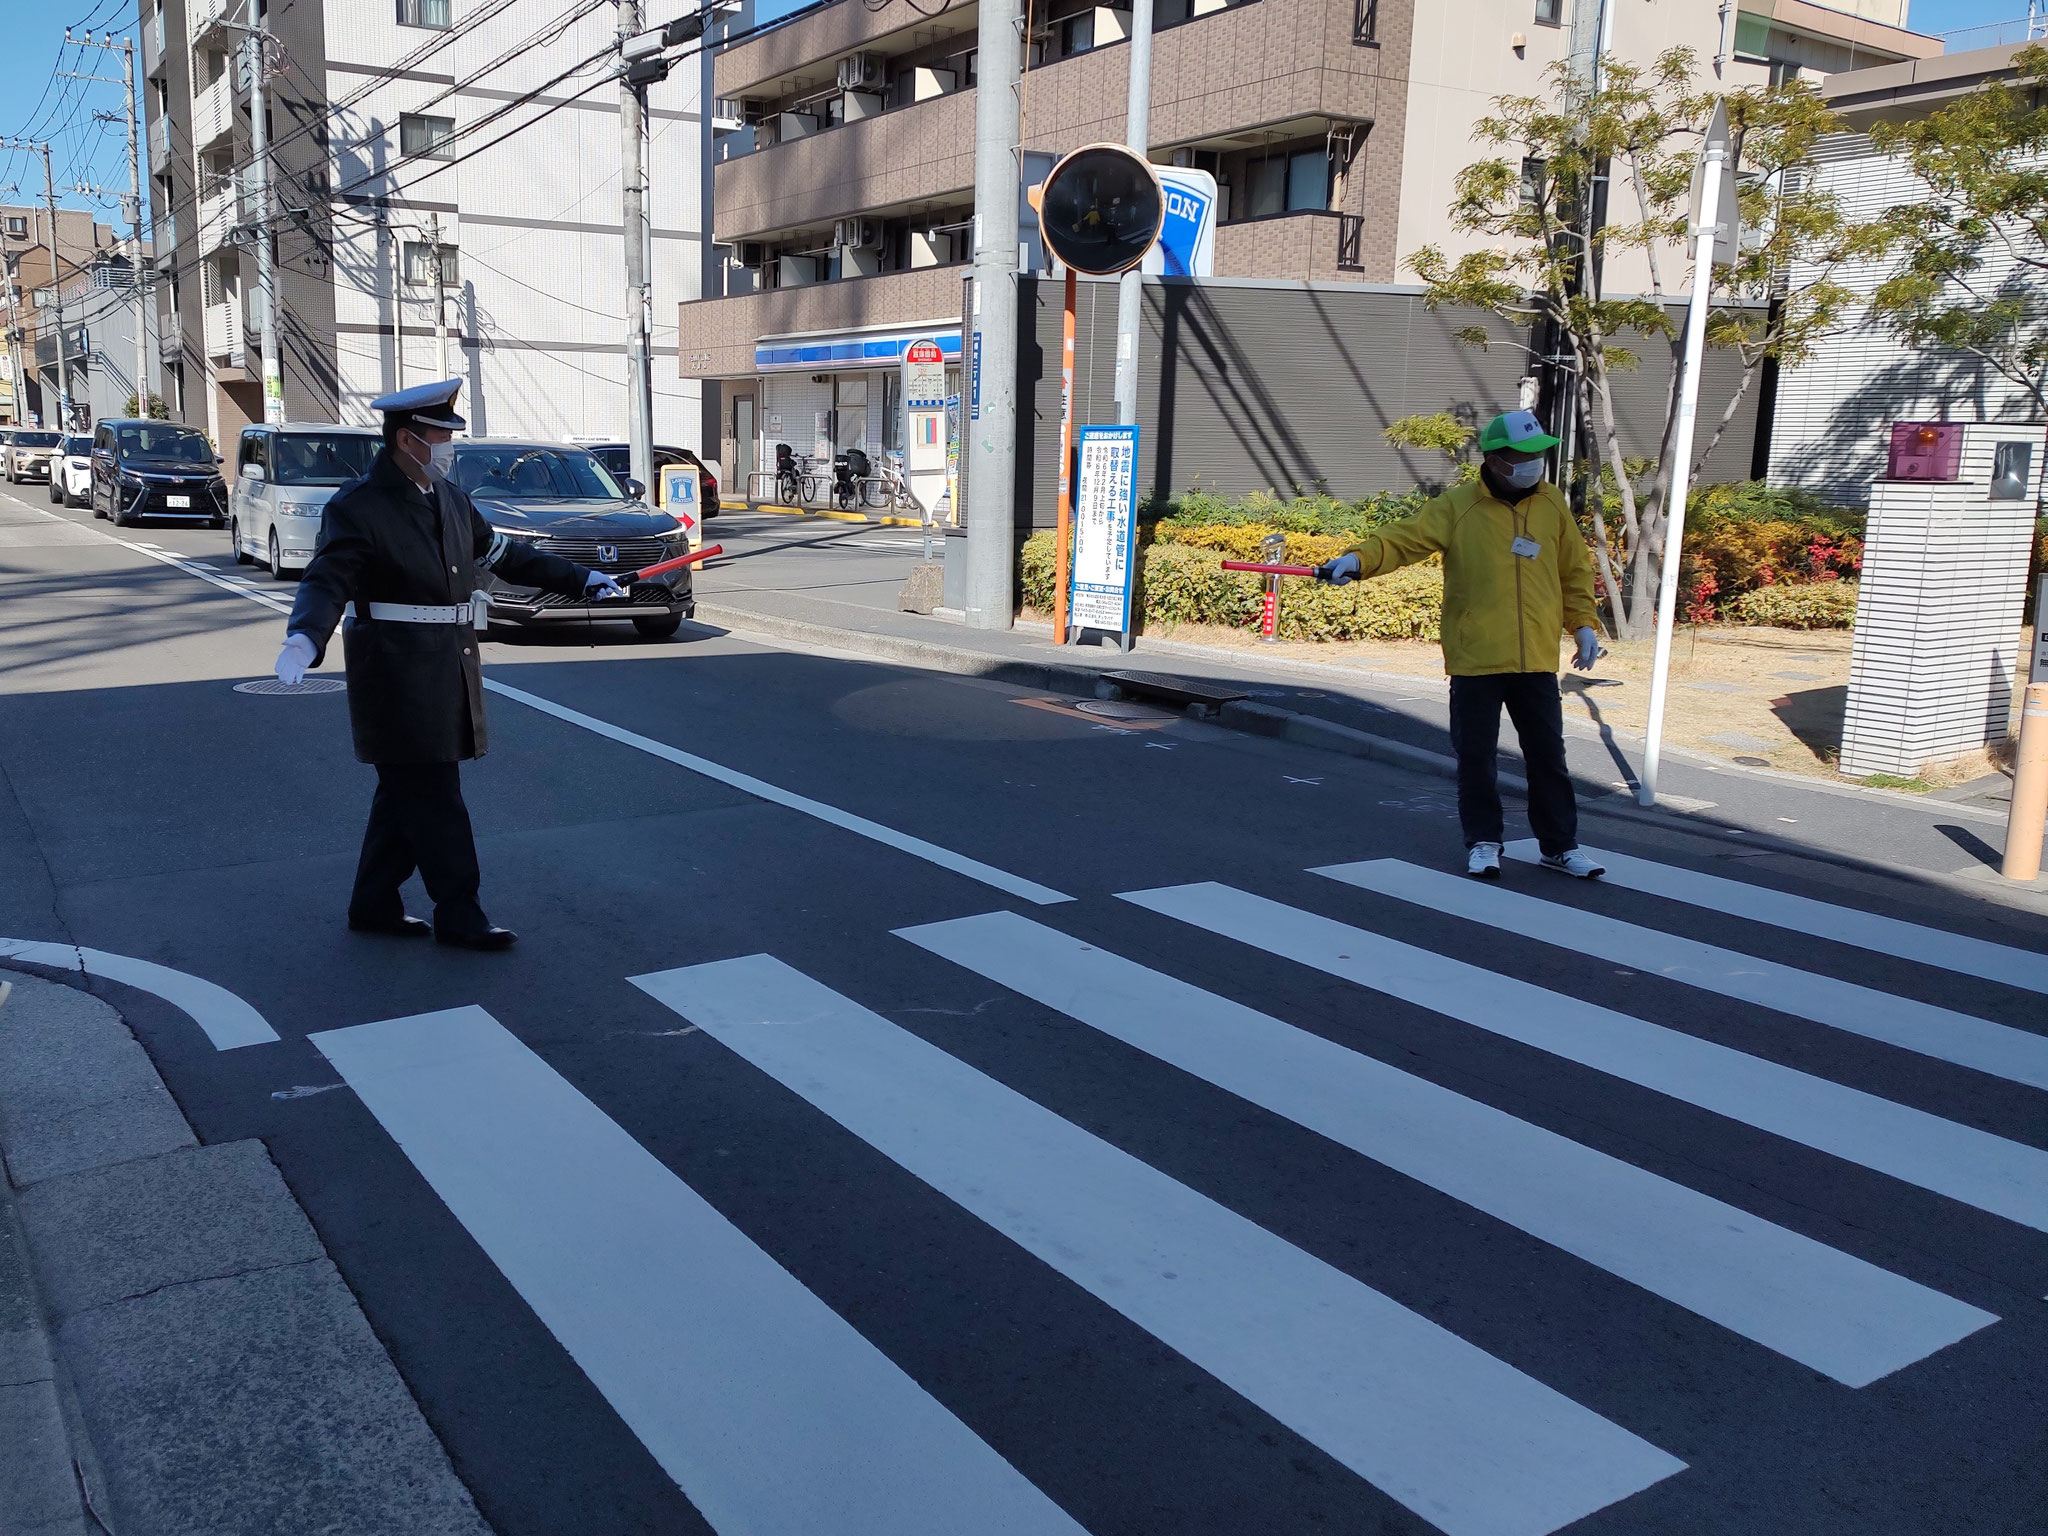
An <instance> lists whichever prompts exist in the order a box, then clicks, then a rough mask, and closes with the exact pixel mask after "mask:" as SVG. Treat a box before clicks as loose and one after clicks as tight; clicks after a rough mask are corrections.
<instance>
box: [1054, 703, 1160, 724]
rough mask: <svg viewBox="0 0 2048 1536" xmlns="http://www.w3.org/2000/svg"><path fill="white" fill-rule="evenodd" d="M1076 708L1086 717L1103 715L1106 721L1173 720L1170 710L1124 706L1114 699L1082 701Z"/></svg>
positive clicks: (1136, 705)
mask: <svg viewBox="0 0 2048 1536" xmlns="http://www.w3.org/2000/svg"><path fill="white" fill-rule="evenodd" d="M1074 708H1076V709H1078V710H1080V711H1081V713H1082V714H1084V715H1101V716H1102V717H1103V718H1104V719H1106V720H1171V719H1172V718H1173V714H1172V712H1171V711H1170V710H1164V709H1154V708H1153V707H1152V706H1151V705H1150V704H1122V703H1118V702H1117V701H1115V700H1113V699H1081V700H1079V701H1078V702H1077V703H1076V704H1075V705H1074Z"/></svg>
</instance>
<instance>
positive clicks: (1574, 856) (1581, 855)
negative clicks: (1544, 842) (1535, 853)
mask: <svg viewBox="0 0 2048 1536" xmlns="http://www.w3.org/2000/svg"><path fill="white" fill-rule="evenodd" d="M1542 864H1543V867H1544V868H1545V869H1554V870H1556V871H1557V872H1558V873H1559V874H1561V875H1570V876H1571V877H1572V878H1573V879H1574V880H1597V879H1599V878H1600V877H1601V876H1602V875H1604V874H1606V873H1607V866H1606V865H1605V864H1600V863H1596V862H1595V861H1594V860H1593V858H1592V857H1591V856H1590V855H1588V854H1587V852H1586V851H1585V849H1583V848H1567V849H1566V850H1565V851H1564V852H1563V853H1546V854H1544V855H1543V859H1542Z"/></svg>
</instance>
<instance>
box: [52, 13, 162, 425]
mask: <svg viewBox="0 0 2048 1536" xmlns="http://www.w3.org/2000/svg"><path fill="white" fill-rule="evenodd" d="M64 41H65V42H67V43H76V44H77V45H78V46H79V47H81V48H100V49H104V50H105V51H106V52H108V53H118V54H120V55H121V73H120V75H119V76H118V77H116V76H113V75H71V76H70V77H69V78H71V79H74V80H101V81H105V82H106V83H107V84H109V85H120V86H122V87H124V88H125V89H126V91H127V93H128V114H127V121H128V196H127V199H126V207H125V208H124V209H123V210H122V211H123V212H125V213H126V214H127V215H128V270H129V272H130V274H131V275H132V276H133V277H134V280H135V289H134V299H135V414H136V415H137V416H140V417H142V418H143V419H144V420H147V419H148V418H149V326H148V301H147V299H146V297H145V295H144V293H143V283H142V146H141V142H140V140H138V139H137V137H136V120H137V119H136V111H135V95H136V87H135V41H134V39H133V38H126V37H124V38H122V39H121V41H120V42H118V43H117V42H115V41H114V34H113V33H111V32H109V33H107V34H106V35H105V36H104V37H101V38H95V37H94V36H93V35H92V34H91V33H90V32H88V33H86V34H85V36H84V37H73V36H72V35H71V33H70V31H69V29H67V30H66V31H65V33H64ZM93 118H94V120H95V121H98V122H112V121H113V120H114V119H113V115H112V114H111V113H103V112H95V113H94V114H93ZM79 190H80V191H84V190H86V189H84V188H80V189H79ZM92 190H94V191H98V190H99V189H98V188H94V189H92Z"/></svg>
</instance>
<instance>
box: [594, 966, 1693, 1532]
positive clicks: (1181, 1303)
mask: <svg viewBox="0 0 2048 1536" xmlns="http://www.w3.org/2000/svg"><path fill="white" fill-rule="evenodd" d="M633 981H634V984H635V985H636V986H640V987H642V988H644V989H646V991H647V992H648V993H649V994H651V995H652V996H654V997H656V998H658V999H660V1000H661V1001H662V1002H664V1003H666V1004H668V1005H669V1006H670V1007H671V1008H673V1009H675V1010H676V1011H677V1012H678V1013H681V1014H683V1015H684V1016H685V1017H686V1018H688V1019H689V1020H690V1022H691V1023H693V1024H695V1025H697V1026H698V1027H699V1028H701V1029H703V1030H704V1031H705V1032H706V1033H707V1034H710V1035H713V1036H715V1037H716V1038H717V1039H718V1040H719V1041H721V1042H722V1043H723V1044H725V1045H726V1046H728V1047H730V1048H731V1049H732V1050H734V1051H736V1052H738V1053H739V1054H740V1055H741V1056H743V1057H744V1058H745V1059H746V1060H748V1061H749V1062H751V1063H753V1064H754V1065H755V1066H756V1067H759V1068H760V1069H761V1070H762V1071H763V1072H766V1073H767V1074H768V1075H769V1076H771V1077H773V1078H775V1079H776V1081H778V1082H780V1083H782V1084H783V1085H784V1086H785V1087H787V1088H789V1089H790V1090H791V1091H792V1092H795V1093H797V1094H799V1095H801V1096H802V1097H803V1098H805V1099H807V1100H809V1101H810V1102H811V1103H812V1104H814V1105H816V1106H817V1107H818V1108H819V1109H821V1110H823V1111H824V1112H825V1113H826V1114H828V1115H830V1116H831V1117H832V1118H833V1119H834V1120H836V1121H838V1122H839V1123H840V1124H841V1125H843V1126H845V1127H846V1128H847V1129H848V1130H850V1131H852V1132H853V1133H854V1134H855V1135H857V1136H859V1137H861V1138H862V1139H864V1140H865V1141H867V1142H868V1143H869V1144H870V1145H872V1146H874V1147H876V1148H877V1149H878V1150H880V1151H881V1152H883V1153H884V1154H885V1155H887V1156H888V1157H890V1158H893V1159H894V1160H895V1161H896V1162H898V1163H900V1164H901V1165H902V1166H903V1167H904V1168H906V1169H908V1170H909V1171H910V1172H911V1173H913V1174H915V1175H916V1176H917V1177H918V1178H920V1179H922V1180H924V1181H925V1182H926V1183H927V1184H930V1185H931V1186H932V1187H933V1188H935V1189H937V1190H939V1191H940V1192H941V1193H942V1194H944V1195H946V1196H948V1197H949V1198H950V1199H952V1200H954V1201H956V1202H958V1203H959V1204H960V1205H961V1206H963V1207H964V1208H965V1209H967V1210H968V1211H969V1212H971V1213H972V1214H974V1215H975V1216H977V1217H979V1218H980V1219H981V1220H983V1221H985V1222H987V1223H988V1224H989V1225H990V1226H992V1227H994V1228H995V1229H996V1230H997V1231H999V1232H1001V1233H1003V1234H1004V1235H1005V1236H1007V1237H1009V1238H1010V1239H1012V1240H1013V1241H1014V1242H1016V1243H1018V1244H1019V1245H1020V1246H1022V1247H1023V1248H1025V1249H1026V1250H1027V1251H1029V1252H1030V1253H1032V1254H1035V1255H1036V1256H1037V1257H1038V1258H1040V1259H1041V1260H1043V1261H1044V1262H1045V1263H1046V1264H1048V1265H1050V1266H1051V1267H1052V1268H1054V1269H1056V1270H1058V1271H1059V1272H1060V1273H1061V1274H1063V1275H1065V1276H1066V1277H1067V1278H1068V1279H1070V1280H1072V1281H1074V1283H1075V1284H1077V1285H1079V1286H1081V1287H1082V1288H1083V1289H1085V1290H1087V1291H1088V1292H1090V1293H1091V1294H1092V1295H1094V1296H1096V1297H1097V1298H1099V1299H1100V1300H1101V1301H1102V1302H1104V1303H1105V1304H1106V1305H1108V1306H1110V1307H1113V1308H1115V1309H1116V1310H1117V1311H1118V1312H1121V1313H1122V1314H1123V1315H1124V1316H1125V1317H1127V1318H1129V1319H1130V1320H1131V1321H1132V1322H1134V1323H1136V1324H1137V1325H1138V1326H1139V1327H1141V1328H1144V1329H1146V1330H1147V1331H1149V1332H1151V1333H1152V1334H1154V1335H1155V1336H1156V1337H1158V1338H1159V1339H1161V1340H1163V1341H1164V1342H1165V1343H1166V1344H1168V1345H1169V1346H1171V1347H1172V1348H1174V1349H1176V1350H1178V1351H1180V1353H1181V1354H1183V1355H1185V1356H1186V1357H1187V1358H1188V1359H1190V1360H1192V1361H1193V1362H1194V1363H1195V1364H1196V1365H1198V1366H1200V1367H1201V1368H1202V1369H1204V1370H1206V1371H1208V1372H1210V1373H1211V1374H1213V1375H1215V1376H1216V1377H1218V1378H1219V1379H1220V1380H1222V1381H1223V1382H1224V1383H1226V1384H1227V1385H1229V1386H1230V1387H1232V1388H1234V1389H1235V1390H1236V1391H1238V1392H1240V1393H1242V1394H1243V1395H1244V1396H1245V1397H1247V1398H1249V1399H1250V1400H1251V1401H1252V1402H1254V1403H1256V1404H1258V1405H1259V1406H1260V1407H1261V1408H1263V1409H1265V1410H1266V1412H1268V1413H1270V1414H1272V1415H1273V1416H1274V1417H1275V1418H1277V1419H1278V1420H1280V1421H1281V1422H1282V1423H1283V1424H1286V1425H1288V1426H1289V1427H1290V1428H1292V1429H1294V1430H1295V1431H1296V1432H1297V1433H1299V1434H1301V1435H1302V1436H1303V1437H1304V1438H1306V1439H1308V1440H1309V1441H1311V1442H1313V1443H1314V1444H1316V1445H1319V1446H1321V1447H1322V1448H1323V1449H1324V1450H1325V1451H1327V1452H1329V1453H1330V1454H1331V1455H1332V1456H1334V1457H1336V1459H1337V1460H1339V1461H1341V1462H1343V1463H1344V1464H1345V1465H1346V1466H1348V1467H1350V1468H1351V1469H1352V1470H1353V1471H1355V1472H1357V1473H1358V1474H1359V1475H1360V1476H1361V1477H1363V1478H1365V1479H1366V1480H1367V1481H1368V1482H1370V1483H1372V1484H1373V1485H1374V1486H1375V1487H1377V1488H1380V1489H1381V1490H1383V1491H1384V1492H1386V1493H1387V1494H1388V1495H1389V1496H1391V1497H1392V1498H1394V1499H1396V1500H1398V1501H1399V1502H1400V1503H1401V1504H1403V1505H1405V1506H1406V1507H1407V1508H1409V1509H1411V1510H1413V1511H1414V1512H1415V1513H1416V1514H1418V1515H1420V1516H1421V1517H1422V1518H1424V1519H1426V1520H1428V1521H1430V1522H1432V1523H1433V1524H1435V1525H1437V1526H1439V1527H1440V1528H1442V1529H1443V1530H1444V1531H1446V1532H1449V1533H1451V1536H1542V1533H1545V1532H1549V1531H1552V1530H1555V1529H1556V1528H1557V1527H1559V1526H1561V1525H1567V1524H1569V1523H1571V1522H1572V1521H1574V1520H1577V1519H1579V1518H1581V1517H1582V1516H1584V1515H1587V1514H1590V1513H1592V1512H1593V1511H1594V1510H1596V1509H1602V1508H1604V1507H1606V1506H1607V1505H1609V1504H1611V1503H1613V1502H1615V1501H1616V1500H1618V1499H1622V1498H1626V1497H1627V1496H1628V1495H1630V1494H1632V1493H1635V1492H1637V1491H1638V1490H1640V1489H1643V1488H1647V1487H1649V1486H1650V1485H1651V1484H1652V1483H1656V1482H1659V1481H1661V1480H1662V1479H1664V1478H1666V1477H1669V1476H1670V1475H1671V1474H1673V1473H1674V1472H1677V1471H1679V1470H1681V1468H1682V1466H1683V1463H1681V1462H1679V1461H1678V1460H1676V1459H1675V1458H1673V1457H1671V1456H1669V1455H1667V1454H1665V1453H1664V1452H1663V1451H1660V1450H1658V1449H1657V1448H1656V1447H1655V1446H1652V1445H1650V1444H1648V1443H1646V1442H1645V1441H1643V1440H1640V1439H1638V1438H1637V1437H1636V1436H1634V1435H1632V1434H1630V1433H1628V1432H1627V1431H1626V1430H1624V1429H1622V1428H1620V1427H1619V1426H1617V1425H1615V1424H1612V1423H1609V1422H1608V1421H1607V1420H1606V1419H1603V1418H1601V1417H1600V1416H1599V1415H1598V1414H1595V1413H1593V1412H1591V1411H1590V1410H1588V1409H1586V1408H1583V1407H1581V1406H1579V1405H1578V1404H1577V1403H1574V1402H1572V1401H1571V1400H1570V1399H1569V1398H1566V1397H1563V1396H1561V1395H1559V1394H1558V1393H1556V1392H1554V1391H1552V1390H1551V1389H1550V1388H1549V1387H1546V1386H1544V1385H1543V1384H1542V1383H1540V1382H1538V1381H1535V1380H1533V1379H1532V1378H1530V1377H1528V1376H1525V1375H1523V1374H1522V1373H1521V1372H1520V1371H1517V1370H1515V1369H1513V1368H1512V1367H1510V1366H1508V1365H1505V1364H1503V1363H1502V1362H1501V1361H1499V1360H1496V1359H1494V1358H1493V1357H1492V1356H1491V1355H1488V1354H1486V1353H1485V1352H1484V1351H1482V1350H1480V1349H1477V1348H1475V1347H1474V1346H1472V1345H1470V1344H1468V1343H1466V1342H1465V1341H1464V1340H1462V1339H1460V1338H1458V1337H1457V1336H1456V1335H1454V1334H1452V1333H1449V1332H1447V1331H1446V1330H1444V1329H1442V1328H1440V1327H1438V1326H1437V1325H1436V1324H1435V1323H1432V1322H1430V1321H1429V1320H1428V1319H1426V1318H1424V1317H1421V1316H1419V1315H1417V1314H1416V1313H1414V1312H1411V1311H1409V1310H1408V1309H1407V1308H1405V1307H1402V1306H1399V1305H1397V1304H1395V1303H1394V1302H1392V1301H1390V1300H1388V1299H1387V1298H1386V1297H1385V1296H1382V1295H1381V1294H1379V1293H1378V1292H1377V1291H1374V1290H1370V1289H1368V1288H1367V1287H1365V1286H1363V1285H1361V1284H1359V1283H1358V1282H1357V1281H1356V1280H1353V1279H1351V1278H1350V1277H1349V1276H1347V1275H1345V1274H1343V1273H1341V1272H1339V1271H1338V1270H1336V1269H1334V1268H1332V1267H1331V1266H1330V1265H1328V1264H1325V1263H1324V1262H1323V1261H1322V1260H1320V1259H1317V1258H1315V1257H1313V1256H1311V1255H1309V1254H1307V1253H1304V1252H1303V1251H1302V1250H1300V1249H1299V1248H1296V1247H1294V1246H1292V1245H1291V1244H1289V1243H1286V1242H1283V1241H1282V1240H1281V1239H1279V1238H1277V1237H1275V1236H1274V1235H1273V1234H1272V1233H1270V1232H1268V1231H1266V1230H1265V1229H1264V1228H1262V1227H1259V1226H1256V1225H1254V1224H1253V1223H1252V1222H1250V1221H1247V1220H1246V1219H1245V1218H1244V1217H1242V1216H1239V1215H1237V1214H1236V1213H1235V1212H1232V1211H1230V1210H1227V1209H1225V1208H1224V1207H1223V1206H1220V1205H1218V1204H1216V1202H1214V1201H1213V1200H1210V1199H1209V1198H1208V1197H1207V1196H1205V1195H1202V1194H1199V1193H1197V1192H1196V1191H1195V1190H1192V1189H1189V1188H1188V1187H1187V1186H1186V1185H1184V1184H1180V1183H1176V1182H1175V1181H1174V1180H1172V1179H1170V1178H1168V1177H1167V1176H1166V1175H1165V1174H1162V1173H1160V1172H1159V1171H1158V1170H1156V1169H1154V1168H1151V1167H1148V1166H1147V1165H1146V1164H1144V1163H1142V1162H1140V1161H1138V1159H1136V1158H1134V1157H1132V1156H1130V1155H1129V1154H1128V1153H1126V1152H1123V1151H1120V1150H1119V1149H1117V1148H1116V1147H1113V1146H1111V1145H1109V1144H1108V1143H1107V1142H1104V1141H1101V1140H1099V1139H1098V1138H1096V1137H1094V1136H1092V1135H1090V1134H1089V1133H1088V1132H1086V1131H1084V1130H1082V1129H1080V1128H1079V1127H1078V1126H1075V1125H1073V1124H1071V1123H1069V1122H1068V1121H1065V1120H1062V1119H1061V1118H1060V1117H1059V1116H1057V1115H1055V1114H1053V1113H1052V1112H1051V1111H1050V1110H1047V1109H1045V1108H1043V1107H1041V1106H1040V1105H1038V1104H1035V1103H1033V1102H1032V1101H1031V1100H1029V1099H1027V1098H1024V1097H1023V1096H1021V1095H1019V1094H1017V1093H1014V1092H1012V1091H1011V1090H1010V1089H1008V1088H1006V1087H1004V1086H1003V1085H1002V1084H1001V1083H998V1082H996V1081H994V1080H993V1079H991V1078H988V1077H985V1076H983V1075H982V1074H981V1073H980V1072H977V1071H975V1070H974V1069H973V1068H972V1067H970V1066H968V1065H966V1064H965V1063H964V1062H961V1061H958V1060H956V1059H955V1058H953V1057H951V1056H949V1055H947V1054H946V1053H945V1052H944V1051H941V1050H939V1049H938V1048H937V1047H936V1046H933V1045H929V1044H927V1043H926V1042H925V1041H923V1040H921V1039H919V1038H918V1037H917V1036H915V1035H913V1034H911V1033H909V1032H908V1031H906V1030H903V1029H900V1028H898V1027H897V1026H896V1025H894V1024H891V1023H890V1022H889V1021H888V1020H886V1019H883V1018H881V1017H879V1016H878V1015H876V1014H874V1013H871V1012H869V1011H868V1010H867V1009H865V1008H862V1007H860V1006H859V1005H858V1004H856V1003H853V1002H850V1001H849V1000H847V999H846V998H844V997H841V996H840V995H839V994H838V993H836V992H833V991H831V990H830V989H829V988H827V987H824V986H822V985H820V984H819V983H818V982H815V981H813V980H811V979H810V978H809V977H807V976H805V975H803V974H802V973H801V972H798V971H795V970H792V969H790V968H789V967H788V966H786V965H784V964H782V962H780V961H778V960H776V959H774V958H773V957H771V956H768V955H754V956H751V957H748V958H745V959H737V960H725V961H719V962H715V963H713V964H709V965H698V966H691V967H689V968H687V969H683V970H674V971H664V972H661V973H659V974H657V975H652V976H638V977H635V978H633Z"/></svg>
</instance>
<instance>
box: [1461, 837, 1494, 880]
mask: <svg viewBox="0 0 2048 1536" xmlns="http://www.w3.org/2000/svg"><path fill="white" fill-rule="evenodd" d="M1465 873H1466V874H1468V875H1471V876H1473V877H1474V878H1475V879H1479V880H1498V879H1499V878H1500V844H1499V843H1474V844H1473V845H1472V847H1471V850H1470V852H1469V854H1468V855H1467V857H1466V859H1465Z"/></svg>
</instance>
